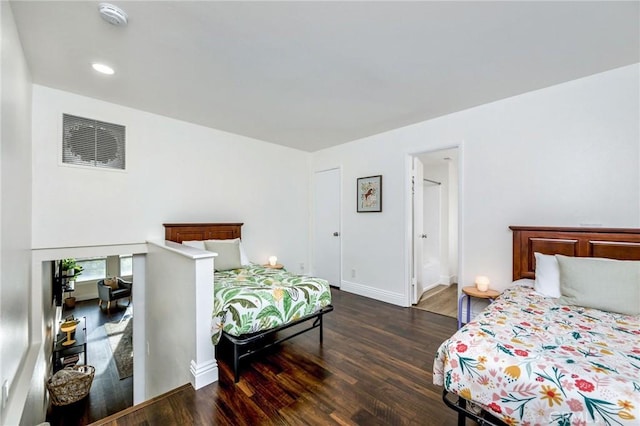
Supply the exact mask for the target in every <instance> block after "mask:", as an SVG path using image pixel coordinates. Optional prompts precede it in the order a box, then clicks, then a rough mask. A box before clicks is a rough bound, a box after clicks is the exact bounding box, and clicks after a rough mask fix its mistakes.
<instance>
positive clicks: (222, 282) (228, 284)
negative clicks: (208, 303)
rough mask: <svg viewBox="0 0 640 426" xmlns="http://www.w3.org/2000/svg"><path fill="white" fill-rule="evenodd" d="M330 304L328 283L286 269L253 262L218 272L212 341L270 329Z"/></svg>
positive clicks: (215, 279) (215, 342)
mask: <svg viewBox="0 0 640 426" xmlns="http://www.w3.org/2000/svg"><path fill="white" fill-rule="evenodd" d="M330 304H331V290H330V288H329V283H328V282H327V281H326V280H323V279H320V278H312V277H306V276H300V275H295V274H292V273H290V272H287V271H286V270H285V269H269V268H264V267H262V266H259V265H253V264H252V265H250V266H247V267H246V268H243V269H234V270H231V271H224V272H216V273H215V275H214V302H213V318H212V326H211V341H212V342H213V344H214V345H216V344H218V342H219V341H220V337H221V336H222V332H223V331H224V332H226V333H228V334H230V335H232V336H240V335H243V334H248V333H256V332H258V331H263V330H268V329H271V328H274V327H277V326H280V325H283V324H287V323H289V322H291V321H294V320H296V319H298V318H301V317H303V316H305V315H310V314H312V313H314V312H316V311H318V310H320V309H322V308H324V307H325V306H327V305H330Z"/></svg>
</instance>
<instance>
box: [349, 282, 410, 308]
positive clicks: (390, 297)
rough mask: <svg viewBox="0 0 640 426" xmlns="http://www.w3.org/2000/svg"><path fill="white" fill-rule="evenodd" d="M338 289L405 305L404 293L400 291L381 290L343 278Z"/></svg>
mask: <svg viewBox="0 0 640 426" xmlns="http://www.w3.org/2000/svg"><path fill="white" fill-rule="evenodd" d="M340 290H344V291H347V292H349V293H354V294H357V295H360V296H364V297H369V298H371V299H375V300H380V301H381V302H387V303H391V304H393V305H398V306H402V307H406V305H405V295H404V294H402V293H395V292H392V291H388V290H382V289H379V288H375V287H370V286H368V285H364V284H359V283H354V282H351V281H345V280H342V286H341V287H340Z"/></svg>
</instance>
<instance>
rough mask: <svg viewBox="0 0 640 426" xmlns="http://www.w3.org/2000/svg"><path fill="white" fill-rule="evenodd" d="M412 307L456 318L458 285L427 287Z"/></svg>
mask: <svg viewBox="0 0 640 426" xmlns="http://www.w3.org/2000/svg"><path fill="white" fill-rule="evenodd" d="M414 308H418V309H422V310H425V311H429V312H433V313H436V314H440V315H446V316H448V317H452V318H458V285H457V284H451V285H450V286H446V285H439V286H437V287H434V288H432V289H429V290H428V291H426V292H425V293H424V294H423V295H422V297H421V298H420V301H419V302H418V303H417V304H416V305H415V306H414Z"/></svg>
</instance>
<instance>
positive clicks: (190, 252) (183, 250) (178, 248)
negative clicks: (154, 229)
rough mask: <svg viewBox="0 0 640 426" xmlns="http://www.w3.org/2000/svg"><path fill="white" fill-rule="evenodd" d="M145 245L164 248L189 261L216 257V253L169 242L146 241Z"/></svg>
mask: <svg viewBox="0 0 640 426" xmlns="http://www.w3.org/2000/svg"><path fill="white" fill-rule="evenodd" d="M147 243H149V244H153V245H154V246H158V247H161V248H164V249H166V250H169V251H171V252H174V253H178V254H180V255H182V256H184V257H188V258H190V259H207V258H209V257H216V256H217V255H218V253H213V252H210V251H206V250H200V249H199V248H195V247H191V246H186V245H184V244H179V243H176V242H174V241H169V240H148V241H147Z"/></svg>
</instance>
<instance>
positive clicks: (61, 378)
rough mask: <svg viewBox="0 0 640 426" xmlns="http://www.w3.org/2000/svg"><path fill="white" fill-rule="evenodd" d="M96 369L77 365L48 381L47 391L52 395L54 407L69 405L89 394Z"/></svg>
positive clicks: (59, 372) (65, 369) (58, 373)
mask: <svg viewBox="0 0 640 426" xmlns="http://www.w3.org/2000/svg"><path fill="white" fill-rule="evenodd" d="M95 373H96V369H95V367H93V366H91V365H76V366H73V367H66V368H64V369H62V370H60V371H58V372H57V373H56V374H54V375H53V376H51V377H49V380H47V389H49V395H51V403H52V404H53V405H58V406H60V405H68V404H73V403H74V402H76V401H80V400H81V399H82V398H84V397H85V396H87V395H88V394H89V391H90V390H91V383H93V376H94V375H95Z"/></svg>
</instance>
